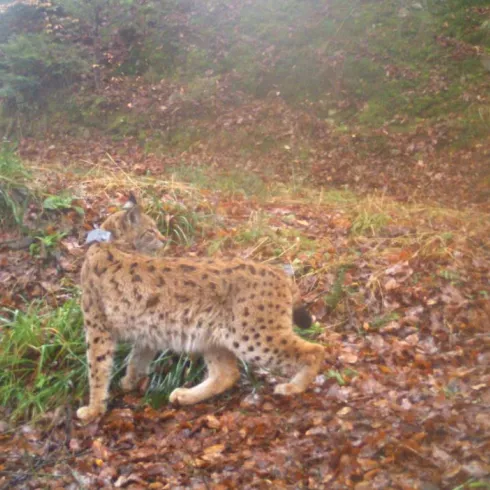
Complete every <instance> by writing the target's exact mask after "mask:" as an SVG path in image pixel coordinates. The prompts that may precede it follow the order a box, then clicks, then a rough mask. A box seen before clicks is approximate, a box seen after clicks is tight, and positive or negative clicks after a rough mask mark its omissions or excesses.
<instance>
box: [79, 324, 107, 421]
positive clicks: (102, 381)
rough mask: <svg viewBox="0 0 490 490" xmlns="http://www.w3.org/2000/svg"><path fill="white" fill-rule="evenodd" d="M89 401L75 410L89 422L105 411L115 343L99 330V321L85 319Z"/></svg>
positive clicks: (104, 332) (80, 417) (82, 418)
mask: <svg viewBox="0 0 490 490" xmlns="http://www.w3.org/2000/svg"><path fill="white" fill-rule="evenodd" d="M85 328H86V339H87V361H88V368H89V388H90V401H89V404H88V406H85V407H81V408H79V409H78V410H77V416H78V418H79V419H81V420H83V421H84V422H90V421H92V420H94V419H96V418H97V417H99V416H100V415H102V414H103V413H104V412H105V411H106V406H107V397H108V392H109V381H110V378H111V370H112V363H113V355H114V348H115V341H114V340H113V338H112V336H111V335H110V334H109V333H108V332H106V331H104V330H103V329H102V328H101V325H100V323H99V319H98V318H97V319H91V318H86V319H85Z"/></svg>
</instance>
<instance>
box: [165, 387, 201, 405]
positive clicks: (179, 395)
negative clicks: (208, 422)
mask: <svg viewBox="0 0 490 490" xmlns="http://www.w3.org/2000/svg"><path fill="white" fill-rule="evenodd" d="M191 391H192V390H188V389H187V388H176V389H175V390H174V391H172V393H171V394H170V397H169V400H170V403H178V404H179V405H192V404H193V403H196V402H197V401H198V400H197V399H196V397H195V395H193V394H192V393H191Z"/></svg>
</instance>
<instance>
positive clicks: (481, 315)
mask: <svg viewBox="0 0 490 490" xmlns="http://www.w3.org/2000/svg"><path fill="white" fill-rule="evenodd" d="M261 111H266V112H267V113H268V114H269V117H278V118H281V120H282V121H287V123H285V125H286V126H288V127H290V128H293V130H292V131H295V129H294V128H299V127H300V122H298V121H301V117H302V115H301V114H299V115H298V114H293V112H291V111H290V110H286V109H284V107H282V106H281V104H272V103H271V104H269V105H268V106H267V107H265V108H264V107H262V108H257V109H256V111H255V112H254V111H252V110H251V108H250V107H247V108H243V114H233V115H231V114H230V115H229V118H230V120H231V121H235V123H236V121H239V120H240V118H241V117H246V116H245V114H255V115H256V117H257V118H259V119H260V117H259V116H258V115H257V114H261ZM271 114H272V116H271ZM237 124H238V123H237ZM240 124H241V123H240ZM250 124H254V121H253V120H252V121H250ZM308 125H309V127H311V126H312V122H311V121H308ZM238 126H239V125H238ZM274 127H275V128H276V129H277V125H275V126H274ZM298 131H299V130H298ZM316 131H317V133H315V134H314V135H313V137H311V136H310V141H311V140H314V139H315V138H317V139H318V141H320V142H321V143H322V144H321V145H318V147H312V146H310V149H309V154H308V156H307V158H306V159H305V160H298V159H295V158H294V157H292V156H291V152H292V151H293V149H292V147H291V144H290V145H287V147H284V148H283V149H282V153H280V152H278V151H275V152H273V155H268V154H267V153H264V155H263V156H262V157H260V158H257V159H254V160H253V162H250V161H248V160H247V159H244V158H243V157H240V155H239V154H234V153H233V152H228V153H227V152H226V151H219V152H216V151H214V152H213V149H212V148H211V144H207V145H206V144H204V143H202V144H200V145H198V146H196V147H195V148H193V149H192V150H187V151H186V152H183V153H180V154H178V155H175V154H174V155H166V156H162V155H159V156H158V155H155V154H148V153H144V152H143V151H142V150H141V149H140V148H139V147H138V146H137V145H131V140H130V139H129V140H126V141H125V143H124V144H122V143H121V144H119V145H115V144H114V143H113V142H111V141H109V140H104V139H103V138H102V137H99V138H91V139H90V140H86V139H80V140H76V139H73V138H72V139H67V140H66V141H63V140H60V139H59V138H58V139H56V140H53V141H50V140H49V138H48V139H47V140H46V141H43V142H40V141H34V140H25V141H23V142H22V144H21V146H20V154H21V155H22V158H23V161H24V163H25V166H26V168H27V169H29V170H30V171H31V172H32V174H33V175H34V176H35V179H34V181H33V182H32V183H31V185H32V186H33V187H36V188H37V189H43V192H44V195H46V194H49V195H51V196H57V195H62V194H63V193H64V195H70V196H73V197H74V200H73V201H71V200H70V204H69V205H68V206H67V207H66V208H65V209H55V210H51V211H50V210H47V209H46V207H45V209H44V210H40V209H39V208H36V207H35V206H32V207H31V208H30V210H29V211H28V218H29V219H30V220H32V221H36V220H41V222H43V223H44V226H45V231H46V234H45V235H44V237H45V238H46V236H53V235H55V234H56V233H58V232H63V233H65V234H64V235H60V236H59V240H58V241H57V242H56V244H55V245H54V246H51V245H50V244H49V243H48V242H44V248H43V247H41V249H39V248H38V249H33V248H32V244H31V249H30V250H27V249H24V248H22V247H23V245H22V240H21V239H20V236H19V234H18V233H17V232H16V231H15V230H10V231H6V232H2V234H1V240H0V241H1V242H3V243H4V246H3V247H2V249H1V253H0V263H1V264H2V270H1V272H0V274H1V281H0V283H1V286H0V288H1V293H2V294H1V298H2V300H1V301H2V306H3V307H4V308H6V309H8V311H10V312H12V311H15V310H16V309H18V310H25V309H26V303H29V302H33V301H34V300H39V299H40V300H41V301H42V302H43V305H45V306H44V307H45V308H57V307H60V305H62V304H63V303H64V301H66V300H67V299H68V298H70V297H71V296H73V292H72V291H73V290H72V289H70V288H71V287H72V286H73V287H76V284H77V282H78V278H77V275H78V271H79V268H80V265H81V262H82V260H83V246H82V245H81V244H82V243H83V236H84V234H85V232H86V230H88V229H91V228H92V227H93V225H94V224H97V223H100V222H101V221H102V220H103V218H104V216H105V215H107V214H109V213H110V212H112V211H113V210H115V209H117V206H118V205H120V204H122V203H123V202H124V200H125V198H126V197H127V195H128V192H129V191H130V190H133V191H136V192H137V193H138V194H139V195H140V196H141V197H142V198H144V199H145V200H146V201H147V203H152V204H150V212H152V211H153V213H156V212H158V213H163V214H165V213H166V214H165V216H167V217H163V218H162V220H163V221H162V223H165V222H166V224H167V226H170V225H171V224H172V223H174V227H173V228H172V230H173V232H174V238H175V240H174V243H173V244H172V245H171V246H170V247H169V248H168V249H167V250H166V252H165V253H166V254H168V255H189V256H199V255H211V254H212V255H221V256H225V257H226V256H232V255H240V256H243V257H249V258H253V259H256V260H259V261H264V260H268V261H271V260H273V261H274V262H276V263H291V264H293V266H294V267H295V269H296V272H297V275H298V282H299V285H300V288H301V290H302V292H303V296H304V299H305V301H306V302H307V304H308V305H309V309H310V311H311V312H312V313H313V314H314V315H315V317H316V320H317V321H318V323H317V324H315V329H314V331H313V332H309V333H308V334H309V335H310V336H311V337H312V338H314V339H315V341H317V342H320V343H322V344H323V345H325V347H326V351H327V356H326V361H325V365H324V367H323V369H322V371H321V374H320V375H319V376H318V377H317V379H316V381H315V383H314V386H312V387H311V389H310V390H309V391H307V392H306V393H305V394H303V395H300V396H296V397H291V398H277V397H274V396H273V395H272V387H271V383H275V382H277V380H278V375H275V374H274V376H272V377H271V376H270V375H269V376H266V373H264V372H256V373H255V374H250V372H248V370H246V372H245V373H244V376H243V377H242V378H243V379H242V382H241V383H240V385H239V386H238V387H236V388H235V389H233V390H232V391H231V392H229V393H227V394H224V395H222V396H220V397H217V398H215V399H212V400H210V401H208V402H206V403H200V404H198V405H196V406H192V407H185V408H179V407H172V406H170V405H163V406H160V407H159V408H152V407H151V406H150V405H148V404H145V403H143V404H141V397H140V396H138V395H137V394H133V395H127V396H122V395H120V393H119V391H118V390H117V388H115V390H114V394H115V396H114V398H113V399H112V401H111V404H110V406H111V410H110V411H109V412H108V414H107V415H106V416H104V417H103V418H102V419H101V420H100V421H98V422H97V423H92V424H90V425H88V426H84V425H82V424H81V423H80V422H79V421H78V420H77V419H76V417H75V415H74V410H75V409H76V408H77V406H78V405H79V404H80V403H81V400H80V399H79V398H74V399H71V400H69V401H68V402H66V403H64V404H62V405H61V406H58V407H56V408H55V407H52V409H50V410H49V411H48V412H47V413H45V414H44V415H43V416H42V417H41V418H37V419H36V422H35V423H34V422H32V423H31V422H28V421H26V420H25V419H24V422H22V418H21V419H17V420H16V421H14V420H13V419H11V418H9V417H10V416H9V414H11V410H12V408H11V407H6V408H5V410H4V416H3V420H2V421H1V430H2V431H3V432H2V434H1V435H0V441H1V446H2V453H1V455H0V475H1V476H0V485H1V488H5V489H6V488H33V489H34V488H52V489H55V488H70V489H78V488H128V489H143V488H151V489H165V488H169V489H170V488H171V489H177V488H192V489H223V490H224V489H231V488H258V489H259V488H260V489H262V488H264V489H265V488H274V489H276V488H312V489H313V488H318V489H323V488H328V489H333V490H335V489H344V488H354V489H356V490H368V489H388V488H389V489H393V488H396V489H405V490H408V489H420V490H435V489H456V488H457V489H466V488H468V489H469V488H490V483H489V480H488V475H489V472H490V458H489V455H490V451H489V450H488V443H489V439H488V436H489V434H490V425H489V421H490V413H489V406H490V388H489V387H490V373H489V371H488V366H489V361H490V350H489V349H488V347H489V340H490V339H489V332H488V325H489V324H490V285H489V277H490V248H489V247H490V244H489V240H488V237H489V236H490V219H489V218H490V216H489V214H488V211H489V208H488V185H485V178H486V179H487V180H486V182H488V157H489V155H490V151H489V149H490V146H489V145H488V142H487V143H481V144H478V145H476V146H475V147H473V148H472V149H470V150H468V149H467V150H464V151H463V150H460V151H457V152H451V153H449V152H448V151H444V149H443V150H440V149H439V150H437V149H430V150H429V149H427V148H429V147H430V146H431V145H432V144H435V142H434V141H435V139H437V138H436V137H435V136H434V134H433V133H432V134H430V135H427V134H426V135H425V136H424V135H419V140H418V142H414V141H413V139H412V140H410V141H409V140H408V139H407V140H405V141H403V140H402V139H400V138H398V139H396V138H392V139H390V138H388V139H389V140H390V141H391V142H392V145H393V148H392V150H396V151H387V152H382V153H379V152H378V153H376V152H374V153H373V152H371V153H369V154H366V153H365V156H363V157H361V156H360V155H361V154H362V152H361V151H360V147H361V146H362V144H363V142H362V141H357V137H356V135H353V134H349V135H341V136H335V135H333V136H332V135H331V138H330V141H329V142H328V148H326V145H325V140H324V138H327V137H328V134H326V133H322V131H323V129H322V128H321V127H320V128H317V129H316ZM272 136H273V135H272ZM297 141H298V142H300V141H301V134H300V133H299V134H298V136H297ZM431 142H432V143H431ZM416 144H418V148H419V150H420V148H422V147H423V148H426V149H427V157H426V159H424V160H419V161H418V162H415V164H414V163H411V164H410V163H407V162H408V159H406V158H404V155H407V154H409V153H410V152H411V151H413V148H412V146H411V145H416ZM305 161H306V163H305ZM326 161H329V162H331V163H330V164H323V165H322V164H321V162H326ZM306 164H307V167H308V168H307V172H304V171H302V165H306ZM294 166H296V169H295V168H294ZM291 169H292V170H291ZM306 173H308V175H310V176H311V178H309V179H308V180H304V175H305V174H306ZM67 193H68V194H67ZM75 198H76V199H75ZM155 203H157V204H155ZM152 206H153V207H152ZM155 206H156V207H155ZM76 207H79V208H82V209H83V211H84V213H83V216H82V215H81V214H80V213H79V212H77V210H76ZM163 214H162V216H163ZM37 222H38V223H39V221H37ZM179 230H180V231H179ZM5 311H7V310H5ZM30 379H31V382H32V378H27V380H26V381H25V383H26V390H32V389H35V387H34V388H33V387H31V386H30V385H29V380H30ZM83 382H85V383H86V381H85V380H84V381H83ZM84 390H85V393H86V389H85V387H82V393H83V391H84ZM21 422H22V423H21Z"/></svg>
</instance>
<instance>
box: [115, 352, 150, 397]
mask: <svg viewBox="0 0 490 490" xmlns="http://www.w3.org/2000/svg"><path fill="white" fill-rule="evenodd" d="M156 353H157V351H156V350H155V349H151V348H149V347H146V346H141V345H138V344H135V345H134V346H133V348H132V350H131V354H130V356H129V361H128V366H127V368H126V375H125V376H124V378H122V379H121V388H122V389H123V390H124V391H131V390H134V389H135V388H136V386H137V385H138V382H139V381H140V379H141V378H143V377H145V376H147V375H148V374H149V372H150V363H151V361H153V359H154V358H155V354H156Z"/></svg>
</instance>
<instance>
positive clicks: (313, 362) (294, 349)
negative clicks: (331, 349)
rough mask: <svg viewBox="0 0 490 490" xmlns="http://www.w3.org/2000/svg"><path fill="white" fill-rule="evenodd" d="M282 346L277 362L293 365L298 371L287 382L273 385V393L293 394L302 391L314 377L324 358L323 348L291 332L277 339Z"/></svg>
mask: <svg viewBox="0 0 490 490" xmlns="http://www.w3.org/2000/svg"><path fill="white" fill-rule="evenodd" d="M279 345H281V346H284V348H283V349H281V350H280V352H279V353H278V363H279V364H282V365H294V366H295V367H299V371H297V373H296V374H295V375H294V376H293V377H292V379H291V380H290V381H289V383H282V384H279V385H277V386H276V387H275V389H274V393H276V394H278V395H293V394H295V393H302V392H303V391H305V390H306V388H307V387H308V385H309V384H310V383H311V382H312V381H313V380H314V379H315V377H316V375H317V374H318V371H319V370H320V368H321V365H322V363H323V360H324V358H325V349H324V348H323V347H322V346H321V345H318V344H312V343H311V342H307V341H306V340H303V339H302V338H300V337H298V336H296V335H295V334H293V333H291V334H290V336H289V337H284V338H281V339H280V340H279Z"/></svg>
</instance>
